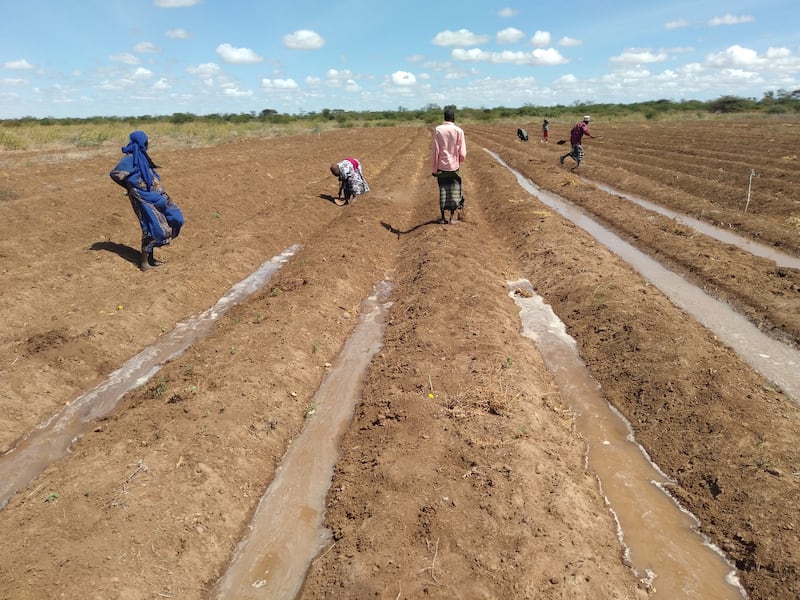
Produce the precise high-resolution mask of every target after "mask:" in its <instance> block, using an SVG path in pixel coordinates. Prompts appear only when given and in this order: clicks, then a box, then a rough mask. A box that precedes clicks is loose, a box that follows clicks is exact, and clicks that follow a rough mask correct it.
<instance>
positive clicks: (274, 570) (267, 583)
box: [212, 281, 390, 600]
mask: <svg viewBox="0 0 800 600" xmlns="http://www.w3.org/2000/svg"><path fill="white" fill-rule="evenodd" d="M389 291H390V286H389V284H388V283H386V282H385V281H383V282H380V283H379V284H378V286H377V287H376V289H375V292H374V293H373V294H372V295H371V296H370V297H369V298H367V299H366V300H365V301H364V305H363V311H362V317H361V320H360V323H359V325H358V327H357V328H356V331H355V332H354V333H353V335H352V336H351V337H350V338H349V339H348V340H347V342H346V343H345V346H344V348H343V349H342V353H341V355H340V356H339V357H338V359H337V362H336V364H334V365H333V367H332V370H331V372H330V373H329V374H328V376H327V377H326V378H325V380H324V381H323V382H322V385H321V386H320V388H319V390H318V391H317V393H316V395H315V397H314V404H313V406H314V412H313V414H312V415H311V416H310V417H309V419H308V421H307V423H306V426H305V428H304V429H303V432H302V433H301V434H300V436H299V437H298V438H297V439H295V440H294V441H293V442H292V445H291V447H290V448H289V450H288V451H287V453H286V456H284V458H283V460H282V461H281V465H280V467H279V469H278V472H277V474H276V476H275V479H274V480H273V482H272V484H271V485H270V486H269V489H268V490H267V492H266V494H265V495H264V496H263V497H262V499H261V501H260V502H259V505H258V508H257V509H256V513H255V515H254V516H253V520H252V521H251V523H250V528H249V533H248V535H247V536H246V537H245V538H244V539H243V540H242V541H241V542H240V543H239V546H238V547H237V549H236V551H235V554H234V557H233V559H232V561H231V564H230V566H229V568H228V571H227V572H226V573H225V575H223V577H222V578H221V579H220V580H219V582H218V583H217V586H216V589H215V591H214V593H213V594H212V597H214V598H226V599H227V598H229V599H231V600H234V599H235V600H247V599H255V598H264V599H266V598H269V599H283V598H286V599H290V598H295V597H296V596H297V594H298V593H299V592H300V590H301V588H302V585H303V581H304V580H305V576H306V573H307V571H308V567H309V565H310V564H311V561H312V560H313V559H314V557H315V556H317V554H318V553H319V552H320V550H322V548H323V547H324V545H325V544H326V543H327V542H328V541H329V535H330V534H329V532H328V531H327V530H326V529H324V527H323V517H324V510H325V497H326V495H327V492H328V488H329V487H330V484H331V479H332V477H333V467H334V464H335V462H336V458H337V456H338V448H339V443H340V442H341V440H342V438H343V436H344V434H345V432H346V431H347V428H348V426H349V425H350V421H351V420H352V417H353V410H354V407H355V404H356V402H357V401H358V398H359V396H360V391H361V381H362V380H363V378H364V376H365V374H366V372H367V369H368V367H369V364H370V362H371V360H372V358H373V356H374V355H375V353H377V352H378V350H380V348H381V346H382V343H383V332H384V317H385V314H386V311H387V310H388V308H389V306H390V303H389V302H387V301H386V298H387V297H388V295H389Z"/></svg>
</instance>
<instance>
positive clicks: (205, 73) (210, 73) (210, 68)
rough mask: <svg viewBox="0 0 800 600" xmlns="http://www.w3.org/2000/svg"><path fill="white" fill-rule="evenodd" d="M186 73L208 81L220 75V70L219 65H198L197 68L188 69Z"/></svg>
mask: <svg viewBox="0 0 800 600" xmlns="http://www.w3.org/2000/svg"><path fill="white" fill-rule="evenodd" d="M186 71H187V72H189V73H191V74H192V75H197V76H198V77H202V78H204V79H208V78H210V77H215V76H216V75H218V74H219V72H220V68H219V65H218V64H217V63H204V64H202V65H197V66H196V67H188V68H187V69H186Z"/></svg>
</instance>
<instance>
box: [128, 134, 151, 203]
mask: <svg viewBox="0 0 800 600" xmlns="http://www.w3.org/2000/svg"><path fill="white" fill-rule="evenodd" d="M122 151H123V152H124V153H125V154H130V155H132V156H133V166H134V168H136V170H138V171H139V175H140V176H141V178H142V180H143V181H144V182H145V183H146V184H147V189H148V190H149V189H150V187H151V186H152V185H153V175H152V173H151V171H150V169H154V168H155V167H156V165H155V164H154V163H153V161H152V159H151V158H150V157H149V156H148V154H147V134H146V133H145V132H144V131H138V130H137V131H134V132H133V133H131V135H130V143H129V144H128V145H127V146H123V147H122Z"/></svg>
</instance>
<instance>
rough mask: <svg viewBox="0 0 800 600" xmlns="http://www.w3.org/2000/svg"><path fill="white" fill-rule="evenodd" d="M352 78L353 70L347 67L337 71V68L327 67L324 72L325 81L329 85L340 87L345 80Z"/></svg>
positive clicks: (344, 83)
mask: <svg viewBox="0 0 800 600" xmlns="http://www.w3.org/2000/svg"><path fill="white" fill-rule="evenodd" d="M350 79H353V72H352V71H350V70H349V69H345V70H343V71H339V70H338V69H328V72H327V73H325V83H326V84H327V85H328V86H329V87H342V86H344V85H346V84H347V81H348V80H350Z"/></svg>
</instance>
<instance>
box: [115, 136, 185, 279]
mask: <svg viewBox="0 0 800 600" xmlns="http://www.w3.org/2000/svg"><path fill="white" fill-rule="evenodd" d="M147 146H148V139H147V134H145V132H144V131H134V132H133V133H131V134H130V143H129V144H128V145H127V146H124V147H123V148H122V152H123V154H125V156H124V157H123V158H122V160H120V161H119V163H117V166H116V167H114V168H113V169H112V170H111V173H110V175H111V179H113V180H114V181H115V182H116V183H118V184H119V185H121V186H122V187H124V188H125V189H126V190H127V192H128V198H129V199H130V201H131V207H132V208H133V212H134V213H135V214H136V218H137V219H139V224H140V225H141V227H142V256H141V259H140V260H139V268H140V269H141V270H142V271H147V270H148V269H151V268H153V267H158V266H160V265H162V264H163V263H162V262H161V261H160V260H156V258H155V257H154V256H153V250H154V249H155V248H159V247H161V246H166V245H167V244H169V243H170V241H172V240H173V239H174V238H176V237H178V234H179V233H180V231H181V227H183V223H184V219H183V213H182V212H181V209H180V208H178V205H177V204H175V203H174V202H173V201H172V200H171V199H170V197H169V195H168V194H167V191H166V189H165V188H164V185H163V184H162V183H161V178H160V177H159V176H158V172H157V171H156V169H157V168H158V166H157V165H156V164H155V163H154V162H153V161H152V159H151V158H150V156H149V155H148V154H147Z"/></svg>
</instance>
